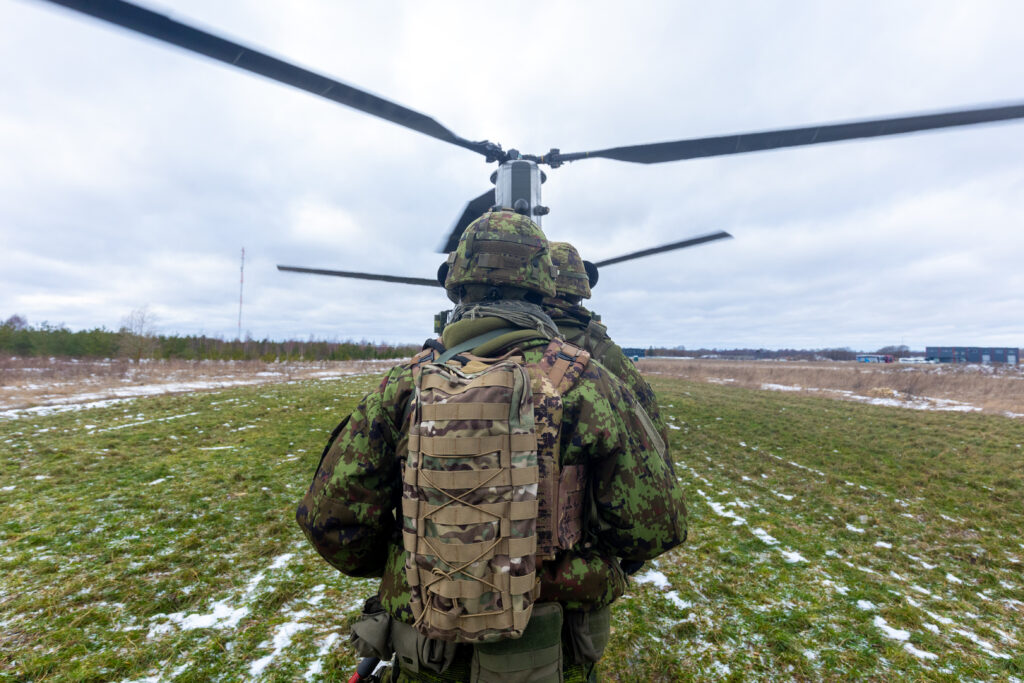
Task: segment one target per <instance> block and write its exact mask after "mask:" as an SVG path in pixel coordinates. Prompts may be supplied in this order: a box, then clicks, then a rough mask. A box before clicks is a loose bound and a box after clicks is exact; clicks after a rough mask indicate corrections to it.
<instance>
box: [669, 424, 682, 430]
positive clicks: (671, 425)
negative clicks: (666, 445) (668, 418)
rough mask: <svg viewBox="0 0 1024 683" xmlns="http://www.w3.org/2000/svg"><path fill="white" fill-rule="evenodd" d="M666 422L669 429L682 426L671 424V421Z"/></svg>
mask: <svg viewBox="0 0 1024 683" xmlns="http://www.w3.org/2000/svg"><path fill="white" fill-rule="evenodd" d="M667 424H668V428H669V429H682V427H677V426H676V425H674V424H672V423H671V422H669V423H667Z"/></svg>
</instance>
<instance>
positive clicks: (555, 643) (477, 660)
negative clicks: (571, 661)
mask: <svg viewBox="0 0 1024 683" xmlns="http://www.w3.org/2000/svg"><path fill="white" fill-rule="evenodd" d="M469 680H470V683H562V606H561V605H560V604H558V603H557V602H544V603H539V604H537V605H535V606H534V608H533V618H532V619H530V625H529V626H527V627H526V631H525V632H524V633H523V636H522V637H521V638H518V639H516V640H503V641H501V642H497V643H480V644H478V645H475V646H474V647H473V663H472V666H471V669H470V679H469Z"/></svg>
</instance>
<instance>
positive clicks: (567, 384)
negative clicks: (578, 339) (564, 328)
mask: <svg viewBox="0 0 1024 683" xmlns="http://www.w3.org/2000/svg"><path fill="white" fill-rule="evenodd" d="M588 363H590V353H589V352H587V351H585V350H584V349H582V348H580V347H579V346H576V345H575V344H572V343H570V342H567V341H565V340H564V339H552V340H551V343H550V344H548V347H547V348H546V349H545V350H544V357H543V358H542V359H541V362H540V367H541V371H542V372H543V373H544V374H545V375H547V377H548V379H550V380H551V383H552V384H553V385H554V386H555V388H556V389H557V390H558V393H559V394H564V393H565V392H566V391H568V390H569V389H571V388H572V385H574V384H575V383H576V380H577V379H579V377H580V375H581V374H582V373H583V369H584V368H586V367H587V364H588Z"/></svg>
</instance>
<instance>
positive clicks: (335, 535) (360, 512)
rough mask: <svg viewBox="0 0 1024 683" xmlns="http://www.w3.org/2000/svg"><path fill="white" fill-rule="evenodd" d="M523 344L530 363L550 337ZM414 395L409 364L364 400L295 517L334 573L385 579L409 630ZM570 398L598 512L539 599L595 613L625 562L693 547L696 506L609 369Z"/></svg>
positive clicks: (579, 455)
mask: <svg viewBox="0 0 1024 683" xmlns="http://www.w3.org/2000/svg"><path fill="white" fill-rule="evenodd" d="M446 341H448V340H447V338H446ZM449 345H450V346H451V345H452V344H449ZM516 346H517V347H518V348H520V349H521V350H522V351H523V354H524V356H525V357H526V360H527V362H537V361H539V360H540V358H541V356H542V353H543V351H544V349H545V347H546V346H547V340H546V339H532V340H526V341H520V342H517V344H516ZM474 351H476V349H474ZM502 351H503V350H502ZM493 355H498V353H495V354H493ZM412 392H413V373H412V369H411V367H410V365H409V364H403V365H399V366H397V367H395V368H393V369H392V370H391V371H390V372H388V373H387V375H386V376H385V377H384V379H383V380H382V381H381V383H380V386H379V387H378V388H377V390H376V391H374V392H372V393H370V394H368V395H367V396H365V397H364V398H363V399H362V401H360V403H359V405H358V407H357V408H356V409H355V411H353V412H352V414H351V415H349V416H348V417H347V418H345V420H344V421H343V422H342V423H341V424H340V425H339V426H338V428H337V429H336V431H335V434H334V435H333V436H332V442H331V443H329V444H328V448H327V449H326V450H325V453H324V456H323V457H322V459H321V462H320V466H319V467H318V469H317V472H316V475H315V476H314V478H313V483H312V484H311V485H310V487H309V490H308V491H307V493H306V495H305V497H304V498H303V499H302V502H301V503H300V504H299V508H298V511H297V514H296V518H297V521H298V523H299V526H300V527H302V530H303V531H304V532H305V534H306V536H307V538H309V541H310V542H311V543H312V544H313V546H314V547H315V548H316V549H317V551H318V552H319V553H320V554H321V555H322V556H323V558H324V559H325V560H327V561H328V562H329V563H330V564H331V565H333V566H334V567H335V568H337V569H338V570H340V571H341V572H343V573H345V574H348V575H350V576H363V577H366V576H380V577H381V588H380V597H381V600H382V602H383V603H384V606H385V608H386V609H387V610H388V612H389V613H390V614H391V615H392V616H394V617H395V618H397V619H400V620H401V621H404V622H407V623H411V622H412V612H411V610H410V608H409V600H410V592H409V587H408V584H407V583H406V577H405V558H406V552H405V550H404V549H403V548H402V540H401V522H400V513H397V514H398V515H399V517H397V518H396V510H397V509H400V505H401V495H402V488H401V471H402V469H401V468H402V464H403V461H404V459H405V452H406V449H407V443H408V436H407V432H408V425H406V424H404V416H405V411H406V406H407V405H408V403H409V401H410V399H411V397H412ZM562 399H563V406H564V413H563V421H562V434H561V444H560V450H561V453H560V459H561V464H563V465H585V466H586V468H587V476H588V481H589V487H588V498H589V500H588V501H587V505H588V507H589V512H588V514H587V516H586V518H585V521H584V524H585V531H584V536H583V538H582V539H581V541H580V542H579V543H577V544H576V545H575V546H574V547H572V548H571V549H569V550H566V551H561V552H560V553H559V554H558V556H557V557H556V558H555V560H554V561H551V562H545V563H544V564H543V566H542V567H540V568H539V569H538V575H539V576H540V578H541V597H540V600H541V601H559V602H561V603H563V605H564V606H565V607H566V609H594V608H599V607H603V606H605V605H608V604H610V603H611V602H612V601H614V600H615V599H616V598H618V597H619V596H621V595H622V593H623V592H624V591H625V588H626V578H625V575H624V573H623V571H622V569H621V568H620V566H619V560H620V559H622V560H625V561H627V562H630V563H635V562H642V561H645V560H649V559H652V558H654V557H656V556H658V555H660V554H661V553H664V552H665V551H667V550H669V549H670V548H672V547H674V546H676V545H678V544H679V543H682V542H683V540H685V538H686V507H685V504H684V501H683V493H682V489H681V487H680V486H679V484H678V482H677V481H676V477H675V475H674V474H673V473H672V471H671V470H670V468H669V467H668V466H667V464H666V462H665V460H663V459H662V458H661V457H659V456H658V454H657V452H656V451H655V449H654V446H653V445H652V442H653V441H654V439H652V438H650V437H649V434H650V430H649V428H645V426H644V425H643V424H642V422H641V420H640V419H639V418H638V417H637V414H636V411H634V410H633V406H634V404H635V399H634V397H633V395H632V393H631V392H630V391H629V389H628V388H626V387H625V385H623V384H622V383H621V382H620V381H618V380H617V379H616V378H615V377H614V376H613V375H611V374H610V373H609V372H608V371H607V370H606V369H605V368H604V367H603V366H601V364H600V363H597V362H593V361H592V362H591V363H590V364H589V365H588V366H587V368H586V369H585V371H584V372H583V375H582V376H581V378H580V380H579V381H578V382H577V383H576V384H575V385H574V386H573V388H572V389H570V390H569V391H568V392H566V393H565V394H564V395H563V397H562ZM396 519H397V520H398V521H396Z"/></svg>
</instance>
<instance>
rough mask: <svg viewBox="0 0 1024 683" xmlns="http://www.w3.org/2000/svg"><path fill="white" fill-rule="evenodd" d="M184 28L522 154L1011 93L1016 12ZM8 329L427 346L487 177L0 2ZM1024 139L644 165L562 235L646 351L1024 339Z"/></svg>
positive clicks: (386, 11)
mask: <svg viewBox="0 0 1024 683" xmlns="http://www.w3.org/2000/svg"><path fill="white" fill-rule="evenodd" d="M153 6H154V7H155V8H157V9H158V10H160V11H171V13H172V14H174V16H176V17H178V18H185V19H188V20H190V21H194V22H195V23H196V24H198V25H200V26H204V27H207V28H211V29H212V30H215V31H217V32H220V33H222V34H225V35H227V36H228V37H232V38H235V39H237V40H240V41H242V42H244V43H247V44H251V45H253V46H256V47H260V48H264V49H266V50H267V51H269V52H270V53H272V54H275V55H278V56H282V57H284V58H287V59H290V60H293V61H295V62H296V63H298V64H300V65H303V66H306V67H308V68H312V69H314V70H316V71H320V72H323V73H325V74H328V75H333V76H336V77H338V78H340V79H341V80H343V81H345V82H348V83H352V84H353V85H357V86H360V87H363V88H365V89H367V90H370V91H372V92H375V93H378V94H381V95H383V96H385V97H388V98H390V99H392V100H394V101H396V102H399V103H401V104H403V105H406V106H409V107H413V108H415V109H418V110H420V111H423V112H426V113H428V114H429V115H431V116H433V117H434V118H436V119H437V120H438V121H439V122H441V123H442V124H444V125H446V126H448V127H450V128H451V129H452V130H454V131H455V132H457V133H459V134H461V135H464V136H466V137H468V138H471V139H479V138H484V137H487V138H490V139H492V140H497V141H500V142H502V143H503V144H505V146H506V147H509V146H515V147H517V148H519V149H521V150H523V151H529V152H538V153H542V152H546V151H547V149H548V148H549V147H552V146H556V147H560V148H561V149H562V150H563V151H580V150H586V149H598V148H601V147H606V146H615V145H622V144H630V143H639V142H647V141H658V140H666V139H678V138H684V137H698V136H703V135H718V134H724V133H730V132H742V131H751V130H763V129H768V128H772V127H791V126H798V125H807V124H812V123H821V122H831V121H842V120H854V119H859V118H865V117H874V116H882V115H888V114H900V113H904V112H915V111H928V110H941V109H948V108H952V107H956V106H962V105H972V104H980V103H987V102H995V101H1008V100H1014V99H1015V98H1020V97H1021V95H1022V93H1021V91H1020V88H1019V84H1020V83H1021V82H1024V78H1022V77H1024V59H1022V55H1021V49H1022V48H1021V41H1020V40H1019V31H1018V30H1017V27H1018V26H1019V25H1020V24H1021V20H1022V19H1024V10H1022V9H1021V7H1020V6H1019V5H1018V4H1016V3H1012V2H1003V3H992V4H985V5H982V6H975V5H972V6H970V7H966V6H964V5H962V4H959V3H954V2H944V3H939V4H938V5H936V4H934V3H933V4H931V5H929V7H928V11H927V12H923V11H921V7H920V6H919V5H914V4H899V3H896V4H893V3H889V4H886V5H867V6H865V5H862V4H861V5H850V6H844V5H837V4H834V3H833V4H828V5H820V4H817V3H802V4H798V5H793V4H749V5H744V6H736V5H722V6H707V5H706V4H698V3H668V2H665V3H649V4H639V5H638V4H636V3H634V4H633V5H622V4H621V3H612V2H607V3H586V4H583V3H576V2H555V3H543V4H541V3H536V4H530V3H524V4H520V5H516V6H500V7H499V6H494V7H491V6H487V5H480V4H479V3H469V2H454V3H445V4H443V5H436V4H432V5H421V4H417V3H411V2H409V3H406V2H398V3H389V4H385V5H375V4H371V5H365V4H364V5H353V4H338V3H330V2H319V1H318V2H313V1H311V2H307V3H301V4H299V5H295V6H289V7H288V9H287V11H285V10H282V9H281V7H280V6H279V5H278V4H275V3H270V2H234V1H233V2H227V1H226V2H222V3H215V4H210V3H203V2H199V1H198V0H181V1H180V2H175V3H174V4H173V7H172V8H169V7H166V6H165V7H159V6H157V5H153ZM0 59H2V60H3V63H5V64H9V65H14V64H16V65H19V68H11V69H6V70H4V71H3V72H2V73H0V90H2V92H4V93H5V95H6V97H5V107H4V110H3V111H2V112H0V157H2V158H3V159H4V161H5V163H4V164H0V239H2V241H3V244H4V245H5V246H4V249H3V250H0V314H2V315H3V316H6V315H10V314H11V313H15V312H18V313H22V314H25V315H26V316H27V317H28V318H29V320H30V322H41V321H42V320H50V321H64V322H67V323H68V324H69V325H71V326H73V327H91V326H93V325H99V324H105V325H107V326H112V325H116V324H117V322H118V321H119V320H120V318H121V317H123V315H125V313H127V311H128V310H131V308H134V307H137V306H139V305H142V304H149V305H150V306H151V308H152V310H154V311H155V312H157V313H158V314H159V318H160V325H161V328H162V329H163V330H164V331H174V330H177V331H180V332H196V331H206V332H211V333H217V334H229V335H233V334H234V331H235V325H236V324H237V275H238V273H237V259H238V251H239V249H240V248H241V247H242V246H243V245H244V246H245V247H246V251H247V255H248V257H249V258H248V260H247V265H246V310H245V314H244V320H243V328H244V329H249V330H251V331H252V333H253V334H254V335H255V336H257V337H261V336H272V337H286V336H297V337H305V336H308V335H310V334H313V335H317V336H321V337H324V336H327V337H334V336H338V337H341V338H345V337H348V336H352V337H356V338H361V337H366V338H374V339H394V340H408V341H418V340H420V339H422V338H424V337H425V336H427V334H429V332H430V329H431V320H432V317H433V313H434V312H436V310H440V308H442V307H444V306H446V305H447V303H446V299H445V298H444V296H443V294H442V293H441V292H440V291H431V290H426V289H425V288H424V289H419V288H412V287H401V286H398V285H394V286H390V285H383V284H372V283H357V282H348V281H342V280H332V279H329V278H322V279H317V278H315V277H313V276H300V275H295V274H288V273H279V272H277V271H276V270H275V269H274V264H276V263H290V264H294V265H309V266H324V267H331V268H338V269H344V270H362V271H370V272H394V273H404V274H410V275H416V276H420V277H430V276H432V275H433V273H434V271H435V269H436V266H437V265H438V263H439V262H440V261H441V257H440V255H438V254H436V253H435V252H434V251H433V250H434V249H435V248H436V246H437V245H438V243H439V242H440V241H441V238H442V237H443V235H444V234H445V233H446V231H447V230H448V228H449V227H450V225H451V222H452V221H453V220H454V218H455V217H456V215H457V214H458V213H459V212H460V211H461V209H462V205H463V204H464V203H465V201H467V200H468V199H469V198H471V197H473V196H476V195H477V194H479V193H480V192H481V191H482V190H483V189H486V187H487V176H488V175H489V174H490V171H491V167H489V166H487V165H485V164H484V163H482V161H481V160H480V159H479V158H476V157H475V156H474V155H473V154H471V153H469V152H466V151H465V150H461V149H458V148H455V147H452V146H449V145H445V144H444V143H441V142H438V141H435V140H432V139H429V138H427V137H424V136H420V135H417V134H415V133H412V132H408V131H405V130H402V129H401V128H398V127H396V126H393V125H390V124H388V123H385V122H381V121H378V120H375V119H373V118H371V117H368V116H365V115H363V114H360V113H358V112H353V111H351V110H348V109H346V108H344V107H339V106H337V105H334V104H332V103H329V102H325V101H322V100H320V99H318V98H316V97H314V96H312V95H310V94H307V93H302V92H297V91H291V90H289V89H288V88H285V87H283V86H280V85H277V84H274V83H271V82H268V81H266V80H265V79H261V78H259V77H255V76H251V75H248V74H244V73H240V72H238V71H237V70H234V69H231V68H230V67H227V66H223V65H218V64H215V63H213V62H210V61H209V60H206V59H204V58H201V57H196V56H192V55H188V54H186V53H184V52H182V51H181V50H177V49H174V48H169V47H163V46H159V45H156V44H154V43H152V42H151V41H148V40H147V39H143V38H137V37H134V36H131V35H128V34H126V33H124V32H123V31H120V30H117V29H111V28H107V27H105V26H103V25H101V24H100V23H98V22H95V21H93V20H89V19H84V18H78V17H76V16H74V15H72V14H71V13H69V12H67V11H64V10H61V9H59V8H51V7H48V6H46V5H43V4H39V3H7V4H5V5H4V7H3V8H0ZM1022 125H1024V124H1003V125H996V126H990V127H986V128H979V129H972V130H962V131H950V132H937V133H927V134H919V135H913V136H907V137H905V138H900V139H898V140H895V139H891V140H880V141H865V142H849V143H840V144H832V145H823V146H820V147H815V148H805V149H795V150H786V151H777V152H767V153H757V154H749V155H741V156H734V157H724V158H719V159H704V160H696V161H692V162H686V163H672V164H662V165H654V166H644V165H639V164H623V163H615V162H611V161H603V160H595V161H586V162H580V163H575V164H570V165H567V166H566V167H563V168H560V169H554V170H549V171H548V176H549V180H548V183H547V184H546V185H545V201H546V203H548V204H550V205H551V207H552V213H551V215H550V216H549V217H547V219H546V220H545V230H546V231H547V232H548V233H549V235H550V236H552V237H553V238H559V239H569V240H571V241H573V242H574V243H576V244H577V246H578V247H579V248H580V251H581V252H582V253H583V254H584V256H585V257H586V258H590V259H592V260H596V259H600V258H605V257H609V256H614V255H618V254H621V253H625V252H628V251H633V250H635V249H639V248H643V247H648V246H652V245H656V244H661V243H664V242H668V241H672V240H677V239H681V238H683V237H688V236H691V235H695V234H699V233H703V232H707V231H711V230H719V229H725V230H729V231H731V232H732V233H733V234H734V235H735V236H736V239H735V240H732V241H728V242H721V243H716V244H712V245H706V246H703V247H698V248H695V249H692V250H687V251H682V252H677V253H674V254H666V255H661V256H658V257H655V258H651V259H648V260H645V261H638V262H635V263H627V264H621V265H617V266H613V267H610V268H608V269H606V270H605V271H604V272H602V276H601V283H600V284H599V285H598V287H597V288H596V290H595V296H594V299H593V307H594V308H595V309H596V310H598V311H600V312H601V313H602V314H604V318H605V321H606V322H608V323H609V326H610V328H611V332H612V334H613V335H614V336H615V337H616V339H617V340H618V341H620V342H622V343H625V344H630V345H634V344H647V343H651V344H672V345H675V344H686V345H687V346H740V345H742V346H747V345H750V346H776V347H781V346H787V347H789V346H831V345H849V346H854V347H861V348H877V347H878V346H881V345H883V344H889V343H899V342H900V341H904V343H907V344H910V345H913V346H918V347H920V346H924V345H925V344H931V343H940V342H945V343H958V344H965V343H977V344H987V343H991V344H997V343H998V344H1013V345H1019V344H1020V343H1021V342H1020V340H1019V339H1018V338H1017V332H1016V331H1015V326H1016V317H1019V316H1015V313H1014V312H1015V311H1019V310H1020V309H1021V304H1022V294H1021V292H1024V286H1022V285H1024V275H1022V274H1021V271H1020V268H1019V266H1018V262H1019V254H1020V253H1021V248H1022V247H1024V243H1022V242H1024V233H1022V232H1021V230H1020V225H1021V219H1022V214H1024V205H1022V203H1021V200H1020V198H1021V197H1022V196H1024V174H1022V173H1021V172H1020V170H1019V160H1020V158H1021V156H1022V154H1024V136H1022V135H1021V134H1020V131H1021V130H1022V128H1021V126H1022Z"/></svg>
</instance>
